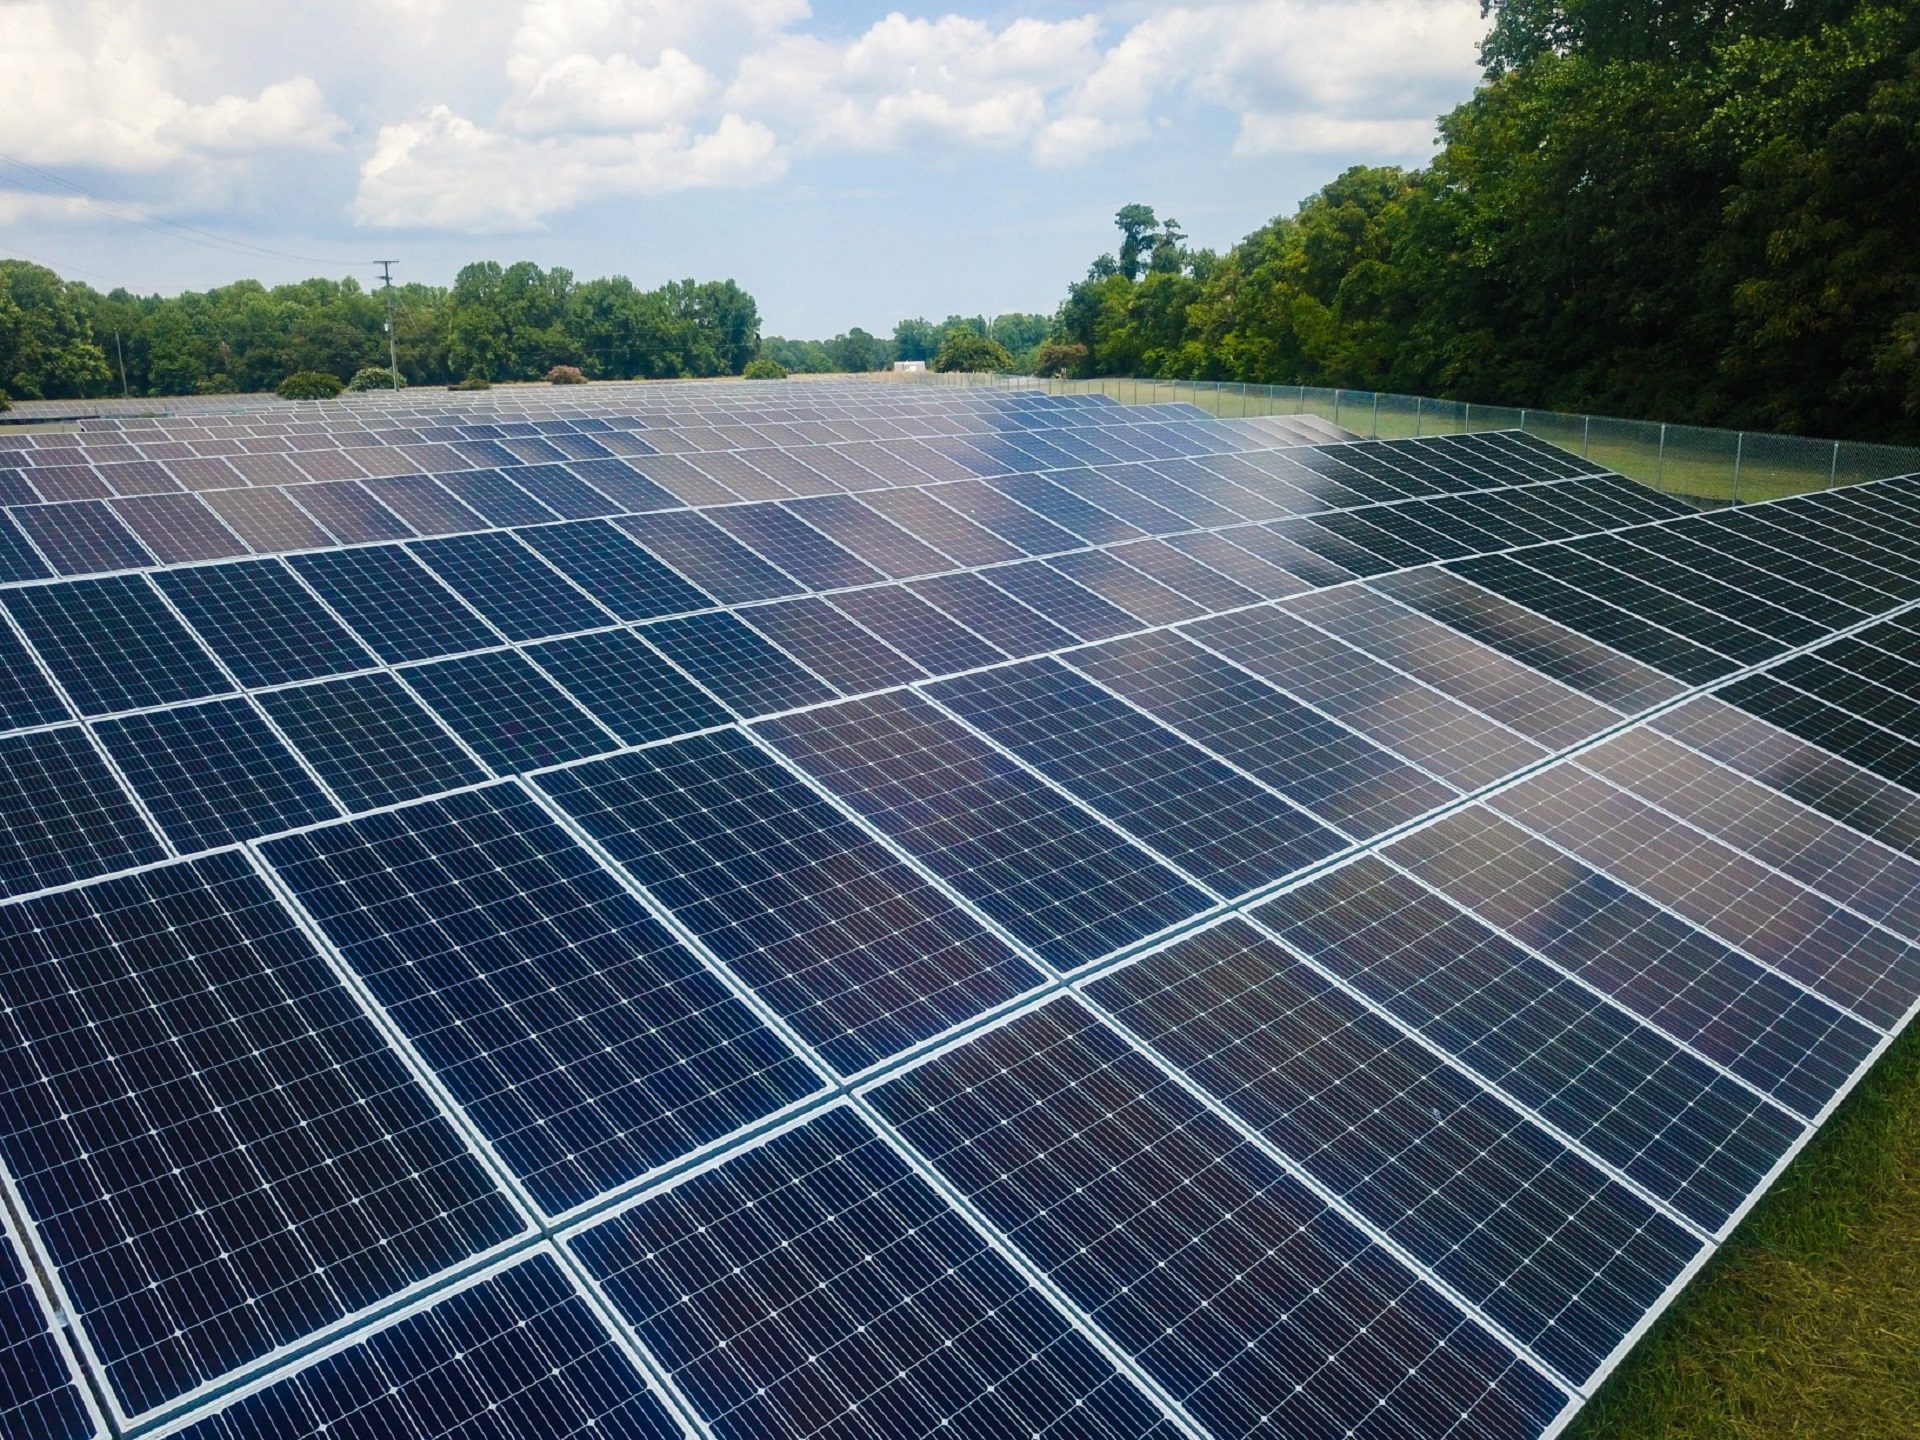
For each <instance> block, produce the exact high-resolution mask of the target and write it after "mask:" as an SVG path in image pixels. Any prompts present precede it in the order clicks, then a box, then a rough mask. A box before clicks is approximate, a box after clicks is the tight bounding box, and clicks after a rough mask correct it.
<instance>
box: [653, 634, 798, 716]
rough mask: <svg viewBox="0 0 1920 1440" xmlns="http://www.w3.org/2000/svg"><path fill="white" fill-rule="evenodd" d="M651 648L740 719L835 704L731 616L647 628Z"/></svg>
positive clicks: (775, 651)
mask: <svg viewBox="0 0 1920 1440" xmlns="http://www.w3.org/2000/svg"><path fill="white" fill-rule="evenodd" d="M645 634H646V637H647V640H648V642H649V643H650V644H652V645H654V646H656V647H658V648H659V650H660V651H661V652H662V653H663V654H665V655H666V656H667V657H668V658H669V659H671V660H672V661H673V662H674V663H675V664H676V665H678V666H680V668H681V669H683V670H685V671H686V672H687V673H688V674H689V675H691V676H693V678H694V679H695V680H698V681H699V682H700V684H701V685H702V686H703V687H704V688H706V689H707V690H710V691H712V692H713V694H715V695H716V696H718V697H719V698H720V699H721V700H722V701H724V702H725V703H726V704H727V706H728V707H729V708H731V709H732V710H733V711H734V713H735V714H738V715H771V714H773V713H774V712H775V711H778V710H789V709H792V708H793V707H794V706H796V705H812V704H816V703H817V702H819V701H822V700H831V699H833V691H832V690H830V689H828V688H827V687H826V685H824V684H822V683H821V682H820V681H819V680H818V679H816V678H815V677H814V676H812V675H811V674H809V673H808V672H807V671H805V670H803V669H802V668H801V667H800V666H798V665H796V664H794V662H793V661H791V660H789V659H788V658H787V657H786V656H785V655H783V654H781V653H780V652H779V651H778V650H776V649H775V648H774V647H773V646H772V645H770V644H768V643H767V642H766V641H765V640H763V639H761V638H760V636H758V635H756V634H755V633H754V632H753V631H752V630H750V629H748V628H747V627H746V626H745V625H743V624H742V623H741V622H740V621H739V619H737V618H736V617H735V616H733V615H726V614H718V613H710V614H706V615H689V616H686V617H685V618H684V619H680V620H661V621H658V622H656V623H654V624H652V625H649V626H647V627H646V630H645Z"/></svg>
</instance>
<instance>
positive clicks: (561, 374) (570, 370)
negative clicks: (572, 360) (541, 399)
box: [547, 365, 587, 385]
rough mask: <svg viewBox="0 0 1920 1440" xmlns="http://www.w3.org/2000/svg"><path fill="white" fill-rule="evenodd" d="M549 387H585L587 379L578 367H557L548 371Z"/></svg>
mask: <svg viewBox="0 0 1920 1440" xmlns="http://www.w3.org/2000/svg"><path fill="white" fill-rule="evenodd" d="M547 383H548V384H549V385H584V384H586V383H587V377H586V376H585V375H584V374H582V373H581V371H580V367H579V366H578V365H556V366H554V367H553V368H552V369H551V370H549V371H547Z"/></svg>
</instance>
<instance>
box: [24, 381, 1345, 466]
mask: <svg viewBox="0 0 1920 1440" xmlns="http://www.w3.org/2000/svg"><path fill="white" fill-rule="evenodd" d="M1154 408H1155V413H1154V414H1152V415H1151V416H1145V415H1143V414H1142V412H1140V411H1139V410H1137V409H1133V410H1130V409H1126V408H1123V407H1121V406H1118V405H1114V404H1112V403H1089V402H1086V401H1080V400H1075V401H1045V400H1034V401H1020V400H1014V401H1005V402H980V401H967V400H960V401H955V400H952V399H948V398H946V397H938V398H934V399H929V400H926V401H923V402H918V403H902V402H900V401H898V400H890V402H889V403H887V404H885V405H878V404H860V403H850V404H844V405H810V406H806V407H784V408H778V409H769V408H766V407H762V406H752V407H744V408H739V409H730V410H717V411H713V410H702V411H684V410H658V409H656V410H653V411H650V412H649V411H645V410H642V409H639V408H637V407H631V406H613V405H599V406H594V407H584V406H571V407H555V408H552V409H547V410H530V411H522V412H517V413H514V414H501V413H497V412H496V413H488V412H485V411H477V410H474V409H470V408H463V409H459V410H452V411H445V410H417V411H413V412H409V413H399V414H395V413H384V414H383V413H380V412H373V413H367V412H364V411H359V410H354V409H343V410H337V411H335V410H329V411H326V412H323V413H320V414H316V415H313V416H312V417H311V418H301V419H294V420H262V419H258V418H241V419H237V420H236V421H234V422H233V423H230V424H228V423H193V424H187V423H183V422H181V421H178V420H171V419H169V420H163V421H151V422H142V425H141V427H140V428H134V427H132V426H129V425H123V424H118V423H116V424H114V425H113V426H111V427H110V428H105V429H102V428H99V426H98V425H97V424H95V423H89V424H87V425H85V426H83V427H82V428H79V429H76V430H70V431H25V432H21V433H18V434H11V435H7V434H0V453H5V454H7V455H10V456H14V457H16V458H15V459H14V460H13V461H12V462H11V463H14V464H17V465H21V466H27V467H32V468H44V467H48V466H60V465H67V464H73V463H95V464H113V463H118V462H132V461H140V460H182V459H191V458H195V457H217V456H222V455H238V456H245V455H270V454H281V455H298V454H305V453H311V452H316V451H324V450H328V449H352V450H360V449H367V448H381V447H388V448H391V447H398V446H401V445H420V444H431V443H444V442H453V441H460V440H496V441H502V442H505V441H517V442H527V443H529V444H531V445H532V446H533V448H534V450H535V452H536V454H537V452H538V447H539V444H540V443H542V442H545V443H549V444H550V443H552V442H553V441H554V439H555V438H556V437H557V438H558V439H560V440H561V441H562V442H564V441H566V440H567V439H569V438H572V437H576V436H581V435H619V436H629V435H642V434H644V435H647V436H651V435H653V434H654V433H655V432H658V433H659V435H660V437H661V440H662V443H663V445H665V446H668V447H672V448H675V449H688V450H705V449H754V448H763V447H766V446H793V445H805V444H821V443H831V442H834V441H842V440H876V439H898V438H903V437H914V436H924V435H943V434H963V433H995V434H1035V435H1037V434H1042V433H1058V432H1060V431H1063V430H1073V429H1097V428H1104V427H1107V426H1111V425H1116V424H1121V425H1126V424H1134V423H1137V422H1139V421H1140V420H1142V419H1146V418H1151V419H1152V420H1154V421H1155V422H1156V423H1160V424H1168V423H1177V422H1180V421H1184V420H1189V419H1199V420H1209V419H1211V418H1212V417H1210V416H1208V415H1207V414H1206V412H1205V411H1202V410H1197V409H1195V408H1194V407H1192V406H1188V405H1181V406H1159V407H1154ZM1259 423H1260V424H1261V425H1262V426H1263V427H1265V428H1266V429H1267V430H1268V431H1270V432H1272V433H1274V434H1276V435H1284V436H1286V437H1287V438H1301V437H1299V436H1296V435H1294V434H1293V433H1292V432H1294V431H1295V430H1297V429H1301V428H1304V429H1306V430H1309V431H1316V432H1321V433H1316V434H1314V435H1312V436H1311V437H1310V438H1315V439H1322V440H1325V439H1335V438H1342V437H1341V436H1340V435H1337V434H1334V435H1329V434H1327V433H1324V432H1325V430H1326V429H1327V427H1326V426H1325V422H1322V421H1320V420H1319V419H1318V418H1317V417H1313V416H1304V417H1294V416H1288V417H1282V418H1277V419H1263V420H1262V421H1261V422H1259ZM639 453H645V452H639ZM538 458H541V459H553V458H561V457H556V456H552V455H546V454H539V455H538Z"/></svg>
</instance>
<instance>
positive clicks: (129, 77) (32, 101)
mask: <svg viewBox="0 0 1920 1440" xmlns="http://www.w3.org/2000/svg"><path fill="white" fill-rule="evenodd" d="M0 35H3V36H5V41H4V43H0V148H4V149H5V150H6V151H7V152H8V153H9V154H13V155H20V156H23V157H24V158H27V159H29V160H30V161H31V162H32V163H35V164H41V165H87V166H97V167H100V168H103V169H109V170H126V171H152V170H159V169H163V168H166V167H168V166H175V165H180V164H185V163H191V162H194V161H200V160H205V159H208V158H231V157H235V156H244V155H247V154H250V153H254V152H259V151H266V150H283V149H314V148H326V147H329V146H332V145H333V144H335V143H336V141H337V140H338V138H339V136H340V134H341V132H342V131H343V130H344V129H345V128H346V127H345V122H344V121H342V120H341V119H340V118H339V117H338V116H337V115H335V114H334V113H333V111H332V110H331V109H330V108H329V107H328V105H327V101H326V98H325V96H324V95H323V94H322V93H321V90H320V87H319V86H318V85H317V84H316V83H315V82H314V81H313V80H312V79H310V78H308V77H306V76H301V75H296V76H293V77H291V78H289V79H286V80H282V81H278V82H275V83H273V84H270V85H268V86H266V87H265V88H264V89H262V90H260V91H258V92H257V93H254V94H251V95H249V94H247V93H244V92H238V91H235V92H228V93H224V94H220V93H216V94H215V95H214V96H213V97H212V98H211V99H207V100H196V99H192V98H189V96H188V95H187V94H185V93H183V91H184V89H185V87H184V86H183V85H182V83H181V80H180V78H179V72H181V71H185V70H187V69H189V68H191V65H190V62H191V60H192V59H193V58H194V57H192V56H190V55H188V54H186V53H184V49H183V47H181V46H179V45H177V44H174V43H170V42H169V41H168V40H167V38H166V36H165V35H164V33H161V32H159V31H158V30H157V28H156V27H155V25H154V24H153V22H152V17H151V15H150V13H149V10H148V8H147V7H146V6H144V5H141V4H137V3H135V4H120V5H106V4H100V3H93V4H83V5H70V4H55V3H50V0H25V3H12V4H7V3H0Z"/></svg>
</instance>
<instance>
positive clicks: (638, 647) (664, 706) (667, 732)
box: [526, 630, 732, 745]
mask: <svg viewBox="0 0 1920 1440" xmlns="http://www.w3.org/2000/svg"><path fill="white" fill-rule="evenodd" d="M526 653H527V654H528V655H529V656H531V657H532V658H533V659H534V660H535V661H536V662H537V663H538V664H539V665H540V668H541V669H543V670H545V671H546V672H547V673H548V674H549V675H551V676H553V678H554V679H555V680H558V681H559V682H560V684H561V685H563V686H564V687H566V689H567V690H568V691H569V692H570V693H571V694H572V695H573V698H574V699H576V700H578V701H579V702H580V703H581V704H582V705H585V706H586V707H587V709H589V710H591V711H592V712H593V713H594V715H595V716H597V717H598V718H599V720H600V722H601V723H602V724H603V725H605V726H606V727H607V728H608V729H610V730H612V731H613V733H614V734H616V735H618V736H619V737H620V738H621V739H622V740H623V741H625V742H626V743H627V744H629V745H643V744H645V743H646V742H647V741H649V740H664V739H666V738H667V737H668V736H672V735H685V734H687V733H689V732H691V731H694V730H706V729H709V728H711V727H712V726H715V725H725V724H726V723H727V722H728V721H729V720H730V719H731V718H732V717H731V716H730V715H729V714H728V712H727V710H726V709H725V707H723V706H722V705H721V704H720V703H719V702H718V701H716V700H715V699H714V698H713V697H712V696H710V695H709V694H707V692H706V691H704V690H702V689H701V688H700V687H699V686H698V685H695V684H694V683H693V682H692V681H691V680H689V679H687V677H686V676H685V675H683V674H681V672H680V671H678V670H677V669H675V668H674V667H673V666H672V665H670V664H669V663H668V662H667V661H666V659H665V658H664V657H663V656H662V655H661V654H660V652H659V651H658V650H655V649H654V648H653V647H652V646H651V645H649V644H647V642H646V641H644V640H642V639H641V638H640V637H639V636H637V635H635V634H633V633H631V632H630V631H625V630H611V631H601V632H599V633H597V634H593V635H576V636H573V637H571V638H570V639H566V640H554V641H551V642H549V643H547V644H545V645H533V646H529V647H528V649H527V652H526Z"/></svg>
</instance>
